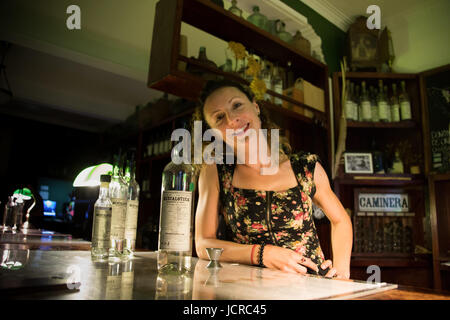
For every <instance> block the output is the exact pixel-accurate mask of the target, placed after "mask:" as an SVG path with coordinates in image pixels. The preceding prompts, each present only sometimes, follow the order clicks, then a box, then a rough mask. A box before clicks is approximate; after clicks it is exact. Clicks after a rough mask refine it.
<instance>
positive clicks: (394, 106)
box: [391, 83, 400, 122]
mask: <svg viewBox="0 0 450 320" xmlns="http://www.w3.org/2000/svg"><path fill="white" fill-rule="evenodd" d="M391 114H392V116H391V118H392V122H399V121H400V105H399V103H398V96H397V85H396V84H395V83H393V84H392V96H391Z"/></svg>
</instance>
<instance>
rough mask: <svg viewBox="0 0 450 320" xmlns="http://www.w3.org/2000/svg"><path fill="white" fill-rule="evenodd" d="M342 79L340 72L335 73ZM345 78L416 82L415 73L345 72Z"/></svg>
mask: <svg viewBox="0 0 450 320" xmlns="http://www.w3.org/2000/svg"><path fill="white" fill-rule="evenodd" d="M336 75H337V76H338V77H339V78H342V72H336ZM345 77H346V78H350V79H393V80H408V79H409V80H416V79H417V74H415V73H387V72H346V73H345Z"/></svg>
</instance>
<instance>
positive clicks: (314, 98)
mask: <svg viewBox="0 0 450 320" xmlns="http://www.w3.org/2000/svg"><path fill="white" fill-rule="evenodd" d="M283 94H284V95H285V96H288V97H290V98H292V99H294V100H297V101H298V102H301V103H304V104H306V105H308V106H310V107H312V108H313V109H316V110H318V111H321V112H325V93H324V91H323V90H322V89H320V88H318V87H316V86H315V85H313V84H311V83H309V82H308V81H305V80H303V79H297V81H295V84H294V86H293V87H290V88H287V89H285V90H283ZM283 107H285V108H287V109H291V110H294V111H296V112H298V113H300V114H303V115H305V116H308V117H310V118H312V117H313V112H312V111H310V110H308V109H306V108H301V107H299V106H295V105H293V104H291V103H289V102H287V101H283Z"/></svg>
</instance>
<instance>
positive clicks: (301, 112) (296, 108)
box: [178, 47, 326, 127]
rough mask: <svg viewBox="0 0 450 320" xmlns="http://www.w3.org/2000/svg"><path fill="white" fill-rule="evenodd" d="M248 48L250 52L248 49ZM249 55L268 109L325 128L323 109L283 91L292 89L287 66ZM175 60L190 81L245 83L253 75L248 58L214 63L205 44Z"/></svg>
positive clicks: (290, 75) (292, 82) (292, 83)
mask: <svg viewBox="0 0 450 320" xmlns="http://www.w3.org/2000/svg"><path fill="white" fill-rule="evenodd" d="M248 51H250V52H251V50H248ZM249 56H250V57H251V58H252V59H254V60H253V61H255V62H256V63H257V64H258V65H259V68H260V73H259V76H258V78H259V79H260V80H262V82H263V83H264V86H265V90H266V93H265V94H264V97H263V99H260V100H262V101H265V102H266V105H267V106H268V108H269V109H271V110H277V111H278V112H284V113H288V114H287V115H288V116H293V117H294V118H297V119H298V120H302V121H304V122H316V123H319V124H321V125H322V126H323V127H326V115H325V114H324V113H323V112H321V111H318V110H317V108H316V107H315V106H310V105H307V104H305V103H304V102H302V101H299V100H298V99H294V98H293V97H292V96H289V95H288V94H287V93H286V92H287V89H290V88H292V87H293V86H294V83H295V79H294V77H295V76H294V73H293V72H292V71H291V70H290V69H289V68H285V67H282V66H281V65H279V64H277V63H275V62H272V61H270V60H268V59H267V58H266V57H261V56H258V55H256V54H251V53H249ZM178 59H179V61H182V62H184V63H185V64H186V65H185V67H183V66H184V65H179V67H180V68H181V69H180V70H181V71H183V72H186V73H188V74H189V75H191V76H193V81H195V80H194V79H195V78H197V79H198V81H203V80H204V81H206V80H213V79H220V78H225V79H229V80H232V81H235V82H238V83H241V84H243V85H247V86H248V85H250V84H251V82H252V80H253V77H252V76H250V75H248V73H247V70H248V67H249V66H248V61H243V60H242V61H238V62H237V64H236V63H234V64H233V62H232V60H231V59H228V58H227V59H226V62H225V63H224V64H223V65H221V66H217V64H216V63H215V62H214V61H212V60H209V59H208V57H207V54H206V48H205V47H200V49H199V53H198V57H197V58H193V57H191V58H187V57H185V56H183V55H179V56H178ZM194 77H195V78H194ZM259 90H260V89H259ZM314 120H316V121H314Z"/></svg>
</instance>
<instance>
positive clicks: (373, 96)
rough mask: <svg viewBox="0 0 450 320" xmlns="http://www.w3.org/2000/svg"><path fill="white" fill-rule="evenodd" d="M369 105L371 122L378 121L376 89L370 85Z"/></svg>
mask: <svg viewBox="0 0 450 320" xmlns="http://www.w3.org/2000/svg"><path fill="white" fill-rule="evenodd" d="M370 105H371V109H372V122H378V121H380V117H379V116H378V103H377V89H375V88H374V87H372V86H370Z"/></svg>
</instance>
